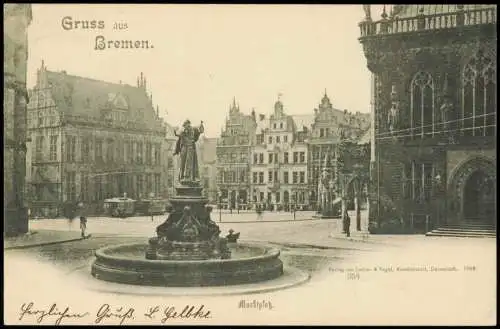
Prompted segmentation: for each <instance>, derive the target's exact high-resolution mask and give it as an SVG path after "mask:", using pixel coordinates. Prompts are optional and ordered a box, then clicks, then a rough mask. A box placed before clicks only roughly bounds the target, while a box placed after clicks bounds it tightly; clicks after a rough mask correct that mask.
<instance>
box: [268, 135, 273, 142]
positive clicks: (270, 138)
mask: <svg viewBox="0 0 500 329" xmlns="http://www.w3.org/2000/svg"><path fill="white" fill-rule="evenodd" d="M272 143H273V136H269V144H272Z"/></svg>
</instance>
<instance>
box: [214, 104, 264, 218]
mask: <svg viewBox="0 0 500 329" xmlns="http://www.w3.org/2000/svg"><path fill="white" fill-rule="evenodd" d="M256 128H257V122H256V118H255V112H254V111H252V113H251V114H250V115H248V114H244V113H242V112H241V111H240V107H239V105H237V104H236V99H233V103H232V104H231V105H230V108H229V116H228V117H227V119H226V124H225V127H224V128H223V130H222V132H221V136H220V138H219V139H218V140H217V147H216V154H217V160H216V163H217V165H216V166H217V186H218V191H217V196H218V203H220V205H221V206H222V207H224V208H228V209H238V208H246V207H247V206H248V205H249V200H250V164H251V163H250V157H251V151H252V146H253V145H254V143H255V130H256Z"/></svg>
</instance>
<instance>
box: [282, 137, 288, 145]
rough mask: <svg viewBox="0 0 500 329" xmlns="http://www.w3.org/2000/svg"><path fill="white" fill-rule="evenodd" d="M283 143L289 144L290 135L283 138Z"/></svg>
mask: <svg viewBox="0 0 500 329" xmlns="http://www.w3.org/2000/svg"><path fill="white" fill-rule="evenodd" d="M283 142H284V143H288V135H285V136H283Z"/></svg>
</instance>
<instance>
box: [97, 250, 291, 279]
mask: <svg viewBox="0 0 500 329" xmlns="http://www.w3.org/2000/svg"><path fill="white" fill-rule="evenodd" d="M147 248H148V244H123V245H116V246H109V247H105V248H102V249H99V250H97V251H96V253H95V256H96V260H95V261H94V263H93V264H92V268H91V274H92V276H94V277H95V278H97V279H99V280H104V281H109V282H115V283H123V284H132V285H142V286H163V287H206V286H227V285H240V284H248V283H257V282H262V281H267V280H272V279H276V278H278V277H280V276H281V275H283V263H282V262H281V260H280V259H279V255H280V251H279V250H278V249H276V248H272V247H267V246H261V245H256V244H241V243H237V244H229V248H230V250H231V259H209V260H148V259H144V254H145V252H146V250H147Z"/></svg>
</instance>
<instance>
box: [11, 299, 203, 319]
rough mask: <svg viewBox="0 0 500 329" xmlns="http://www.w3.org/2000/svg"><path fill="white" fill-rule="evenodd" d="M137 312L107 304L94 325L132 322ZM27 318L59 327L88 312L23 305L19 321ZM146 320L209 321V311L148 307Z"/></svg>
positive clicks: (192, 307)
mask: <svg viewBox="0 0 500 329" xmlns="http://www.w3.org/2000/svg"><path fill="white" fill-rule="evenodd" d="M137 313H138V312H136V310H135V309H134V308H132V307H123V306H120V307H113V306H111V305H109V304H102V305H101V306H100V307H99V309H98V310H97V313H96V315H95V319H94V323H95V324H105V323H106V322H118V323H119V324H120V325H121V324H124V323H125V322H126V321H128V320H134V319H135V317H136V315H137ZM29 316H32V317H34V319H35V320H36V322H37V323H42V322H43V321H44V320H48V319H52V320H53V319H55V322H54V323H55V325H60V324H61V323H62V322H63V320H64V319H69V318H80V319H81V318H84V317H88V316H90V313H89V312H84V313H77V312H71V311H70V308H69V306H66V307H64V309H63V308H62V307H58V306H57V304H56V303H53V304H52V305H51V306H50V307H49V308H47V309H43V308H42V309H37V308H35V306H34V303H33V302H29V303H24V304H22V305H21V310H20V316H19V321H21V320H22V319H24V318H27V317H29ZM144 317H145V318H146V319H150V320H153V319H158V320H160V321H161V323H162V324H164V323H166V322H167V321H168V320H170V319H209V318H211V311H210V310H208V309H207V308H206V307H205V305H197V306H193V305H186V306H185V307H184V308H183V309H182V311H180V312H179V311H177V309H176V307H175V306H165V307H161V306H159V305H156V306H152V307H149V308H148V309H147V311H146V312H144Z"/></svg>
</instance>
